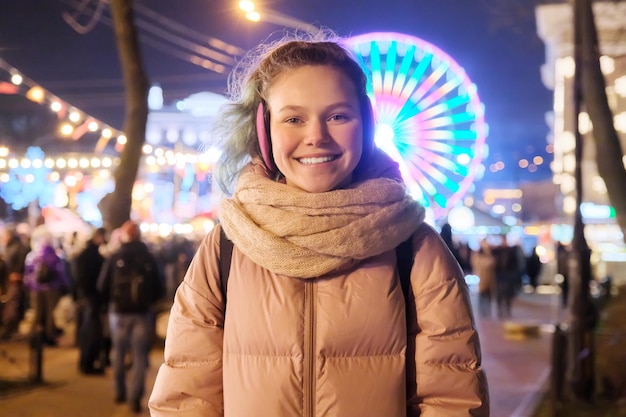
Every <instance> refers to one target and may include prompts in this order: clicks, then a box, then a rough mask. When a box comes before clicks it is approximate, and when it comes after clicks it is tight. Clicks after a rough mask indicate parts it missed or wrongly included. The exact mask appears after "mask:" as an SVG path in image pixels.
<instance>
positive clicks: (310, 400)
mask: <svg viewBox="0 0 626 417" xmlns="http://www.w3.org/2000/svg"><path fill="white" fill-rule="evenodd" d="M314 290H315V282H314V281H313V280H312V279H308V280H306V281H305V282H304V375H303V385H304V386H303V390H304V410H303V411H304V412H303V416H304V417H313V416H314V415H315V414H314V412H315V405H314V398H315V294H314Z"/></svg>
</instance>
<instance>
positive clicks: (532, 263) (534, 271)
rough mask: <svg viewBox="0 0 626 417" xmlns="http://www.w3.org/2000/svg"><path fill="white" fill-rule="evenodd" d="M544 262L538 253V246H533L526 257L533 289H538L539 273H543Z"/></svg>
mask: <svg viewBox="0 0 626 417" xmlns="http://www.w3.org/2000/svg"><path fill="white" fill-rule="evenodd" d="M542 266H543V264H542V263H541V259H540V258H539V255H538V254H537V247H536V246H535V247H533V248H532V250H531V251H530V253H529V254H528V256H527V257H526V276H527V277H528V285H530V287H531V288H532V290H533V291H535V290H536V289H537V284H538V279H539V274H541V269H542Z"/></svg>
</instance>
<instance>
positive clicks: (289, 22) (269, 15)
mask: <svg viewBox="0 0 626 417" xmlns="http://www.w3.org/2000/svg"><path fill="white" fill-rule="evenodd" d="M239 8H240V9H241V10H242V11H244V12H245V16H246V19H248V20H250V21H253V22H259V21H261V20H262V21H265V22H269V23H273V24H275V25H279V26H284V27H288V28H292V29H296V30H302V31H305V32H308V33H310V34H312V35H315V34H317V33H319V32H320V29H319V28H318V27H315V26H313V25H311V24H309V23H306V22H303V21H302V20H298V19H295V18H293V17H290V16H287V15H285V14H282V13H279V12H274V11H271V10H267V9H264V10H262V11H259V10H257V9H256V6H255V4H254V2H252V1H250V0H241V1H240V2H239Z"/></svg>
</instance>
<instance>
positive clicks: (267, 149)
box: [256, 101, 276, 173]
mask: <svg viewBox="0 0 626 417" xmlns="http://www.w3.org/2000/svg"><path fill="white" fill-rule="evenodd" d="M256 135H257V138H258V139H259V148H260V149H261V157H262V158H263V162H264V163H265V167H266V168H267V169H268V170H269V171H270V172H271V173H274V172H276V165H274V160H273V159H272V142H271V141H270V137H269V117H266V113H265V105H264V103H263V101H261V102H260V103H259V107H258V108H257V111H256Z"/></svg>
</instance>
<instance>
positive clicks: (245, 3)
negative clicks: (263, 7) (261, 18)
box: [239, 0, 254, 12]
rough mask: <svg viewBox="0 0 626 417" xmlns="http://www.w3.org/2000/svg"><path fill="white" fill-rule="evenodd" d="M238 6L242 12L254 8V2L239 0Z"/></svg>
mask: <svg viewBox="0 0 626 417" xmlns="http://www.w3.org/2000/svg"><path fill="white" fill-rule="evenodd" d="M239 8H240V9H241V10H243V11H244V12H251V11H252V10H254V3H252V2H251V1H250V0H241V1H240V2H239Z"/></svg>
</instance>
